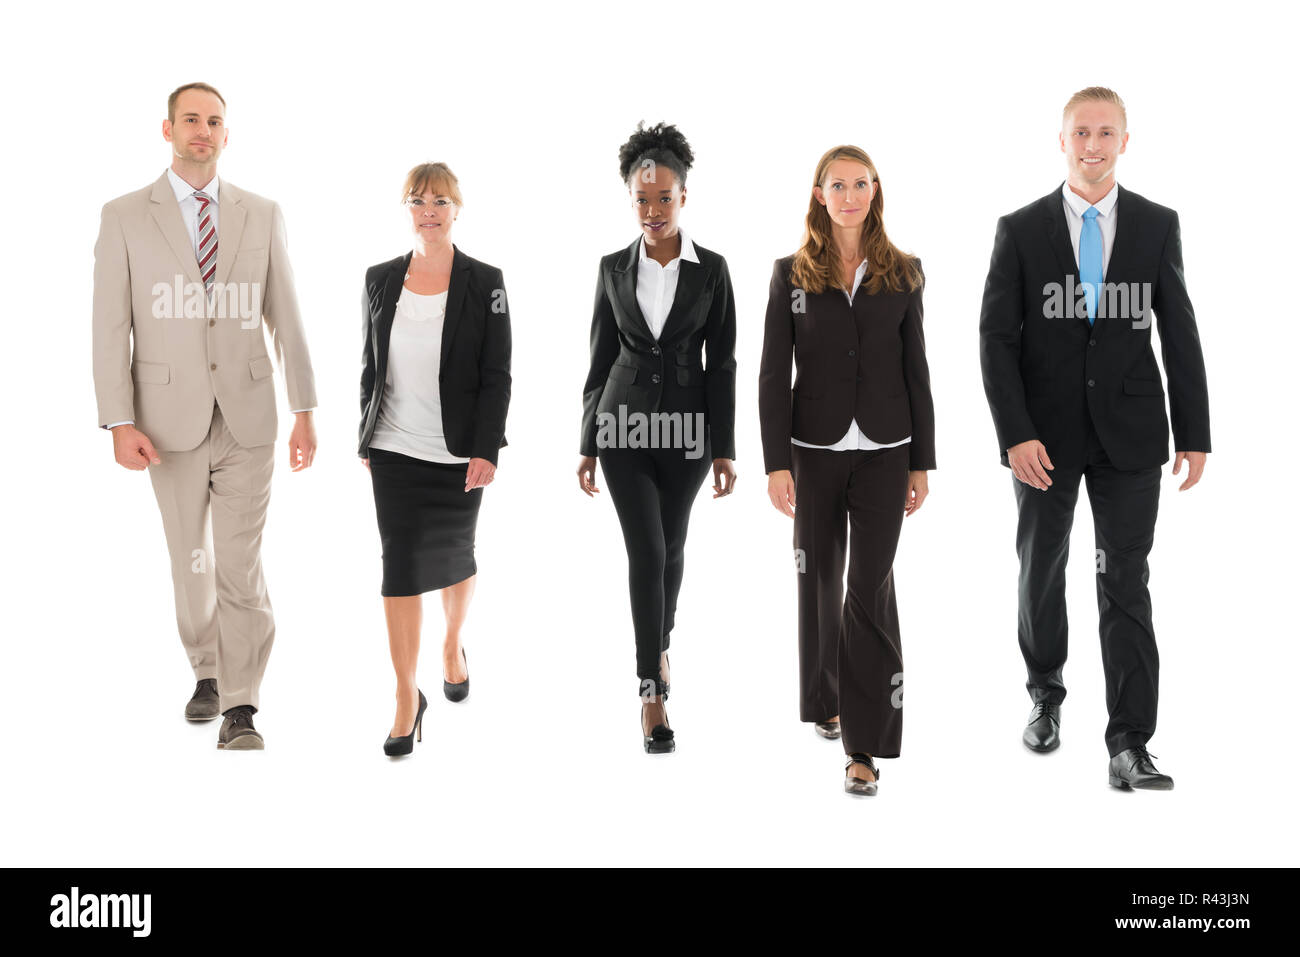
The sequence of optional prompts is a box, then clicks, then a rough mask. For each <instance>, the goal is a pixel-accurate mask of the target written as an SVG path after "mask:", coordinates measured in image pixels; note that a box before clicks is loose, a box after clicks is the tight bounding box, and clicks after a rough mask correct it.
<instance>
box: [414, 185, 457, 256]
mask: <svg viewBox="0 0 1300 957" xmlns="http://www.w3.org/2000/svg"><path fill="white" fill-rule="evenodd" d="M406 209H407V211H408V212H409V213H410V214H411V231H412V232H414V233H415V235H416V238H417V239H419V241H420V242H422V243H436V242H451V224H452V223H454V222H455V221H456V217H457V216H458V215H460V210H459V207H457V206H456V204H455V203H454V202H453V201H452V198H451V197H450V196H447V195H445V194H443V193H435V192H434V191H433V190H432V189H426V190H425V191H424V192H423V193H422V194H420V195H418V196H414V195H412V196H408V197H406Z"/></svg>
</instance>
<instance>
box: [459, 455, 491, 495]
mask: <svg viewBox="0 0 1300 957" xmlns="http://www.w3.org/2000/svg"><path fill="white" fill-rule="evenodd" d="M496 475H497V467H496V466H495V465H493V464H492V463H491V462H489V461H488V460H487V459H470V460H469V465H468V466H466V468H465V491H467V492H468V491H471V490H473V489H476V488H479V487H480V486H485V485H491V484H492V480H493V479H494V478H496Z"/></svg>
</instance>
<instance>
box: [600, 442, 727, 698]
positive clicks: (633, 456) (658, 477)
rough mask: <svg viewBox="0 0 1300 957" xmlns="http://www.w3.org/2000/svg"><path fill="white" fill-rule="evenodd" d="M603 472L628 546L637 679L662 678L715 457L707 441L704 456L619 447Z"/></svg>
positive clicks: (604, 457) (605, 458)
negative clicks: (691, 534) (697, 506)
mask: <svg viewBox="0 0 1300 957" xmlns="http://www.w3.org/2000/svg"><path fill="white" fill-rule="evenodd" d="M598 454H599V457H600V467H601V470H602V471H603V472H604V473H605V485H606V487H607V488H608V489H609V494H610V498H612V499H613V500H614V508H615V510H616V511H617V512H618V520H619V524H620V525H622V527H623V544H624V546H625V547H626V548H627V578H628V589H629V591H630V592H631V597H632V628H633V631H634V632H635V634H636V674H637V677H638V678H640V679H642V680H645V679H655V680H657V679H658V677H659V655H660V654H661V653H662V652H664V651H667V650H668V636H669V633H670V632H671V631H672V630H673V626H674V624H675V623H676V619H677V595H678V593H679V592H680V591H681V587H682V574H683V571H684V569H685V549H686V528H687V525H688V524H689V523H690V519H691V505H692V504H694V502H695V496H696V495H697V494H698V493H699V491H700V486H701V485H703V484H704V479H705V476H707V475H708V474H709V470H710V468H711V467H712V464H713V459H712V457H711V455H710V443H709V441H708V440H707V439H706V440H705V442H704V445H703V450H702V454H701V455H700V457H699V458H696V459H688V458H686V452H685V450H684V449H680V448H678V449H648V448H641V449H637V448H625V447H612V448H602V449H600V450H599V453H598Z"/></svg>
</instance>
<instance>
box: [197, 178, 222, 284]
mask: <svg viewBox="0 0 1300 957" xmlns="http://www.w3.org/2000/svg"><path fill="white" fill-rule="evenodd" d="M194 198H195V199H196V200H198V203H199V272H200V273H201V274H202V275H203V288H204V290H205V291H207V292H212V279H213V277H214V276H216V274H217V230H216V227H215V226H213V225H212V214H211V213H209V212H208V206H209V205H211V203H212V197H211V196H209V195H208V194H207V193H205V192H203V191H202V190H195V191H194Z"/></svg>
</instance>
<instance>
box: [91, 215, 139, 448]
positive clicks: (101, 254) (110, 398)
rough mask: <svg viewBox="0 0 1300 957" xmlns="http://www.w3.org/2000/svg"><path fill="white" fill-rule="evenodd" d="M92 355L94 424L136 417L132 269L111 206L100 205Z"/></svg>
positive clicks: (129, 420)
mask: <svg viewBox="0 0 1300 957" xmlns="http://www.w3.org/2000/svg"><path fill="white" fill-rule="evenodd" d="M91 340H92V348H91V354H92V356H93V367H94V376H95V403H96V405H98V407H99V425H100V427H101V428H104V427H107V426H108V425H111V424H112V423H115V422H133V421H134V420H135V385H134V383H133V382H132V381H131V270H130V264H129V262H128V261H127V252H126V236H125V235H123V233H122V224H121V222H120V221H119V220H118V218H117V214H116V213H115V212H114V211H113V209H112V208H111V207H110V206H108V205H105V206H104V209H103V212H102V213H101V214H100V219H99V238H98V239H97V240H96V241H95V292H94V303H93V305H92V313H91Z"/></svg>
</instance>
